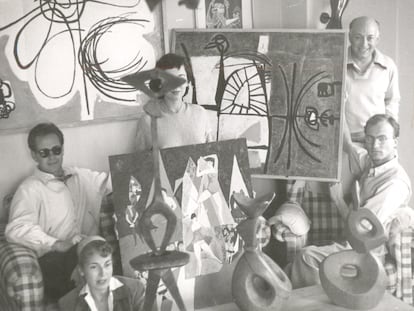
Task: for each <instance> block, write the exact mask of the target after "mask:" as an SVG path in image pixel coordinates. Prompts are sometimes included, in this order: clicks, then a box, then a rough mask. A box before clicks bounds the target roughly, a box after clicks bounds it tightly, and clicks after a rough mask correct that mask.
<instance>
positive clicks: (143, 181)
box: [109, 139, 252, 310]
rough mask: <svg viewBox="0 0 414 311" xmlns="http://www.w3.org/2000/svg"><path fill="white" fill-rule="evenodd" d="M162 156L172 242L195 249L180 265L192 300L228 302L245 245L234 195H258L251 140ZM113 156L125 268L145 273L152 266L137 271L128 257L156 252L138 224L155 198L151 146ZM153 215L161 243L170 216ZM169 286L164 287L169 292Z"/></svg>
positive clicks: (200, 304) (199, 304)
mask: <svg viewBox="0 0 414 311" xmlns="http://www.w3.org/2000/svg"><path fill="white" fill-rule="evenodd" d="M160 160H161V161H160V177H161V186H162V189H163V196H164V199H165V201H166V202H167V204H168V205H169V206H170V207H171V208H172V209H173V210H174V212H175V214H176V216H177V218H178V224H179V225H177V228H176V231H175V233H174V235H173V238H172V240H171V244H170V245H169V249H177V250H181V251H186V252H188V253H189V255H190V262H189V263H188V264H187V265H185V266H184V267H182V268H180V269H176V270H175V271H174V273H175V275H176V279H177V283H178V286H179V288H180V291H181V294H182V296H183V299H184V301H185V304H186V305H187V308H188V310H194V309H200V308H204V307H208V306H211V305H212V304H213V305H219V304H224V303H228V302H230V301H231V290H230V289H231V275H232V271H233V269H234V267H235V264H234V263H235V262H236V261H237V259H238V257H239V255H240V254H241V252H242V247H241V238H240V237H239V235H238V234H237V231H236V226H237V224H238V223H239V222H240V221H241V220H243V219H244V214H243V212H242V211H241V210H240V209H239V208H238V207H237V206H236V205H235V202H234V200H233V196H232V194H233V193H234V192H243V193H245V194H247V195H249V196H252V186H251V181H250V169H249V163H248V151H247V145H246V140H245V139H236V140H226V141H221V142H214V143H208V144H200V145H189V146H183V147H176V148H168V149H163V150H161V151H160ZM109 162H110V170H111V176H112V183H113V190H114V194H113V200H114V205H115V215H116V219H117V222H116V223H117V225H116V228H117V231H118V236H119V244H120V250H121V258H122V268H123V274H124V275H127V276H132V277H134V276H135V277H142V275H146V273H145V271H134V270H133V269H132V267H131V266H130V264H129V261H130V260H131V259H132V258H134V257H136V256H138V255H141V254H143V253H146V252H148V251H149V247H148V246H147V245H146V244H145V243H144V241H143V239H141V237H140V236H138V233H137V232H138V231H137V230H136V225H137V224H138V221H139V217H140V215H142V213H143V211H144V210H145V209H146V208H147V207H148V205H149V204H150V203H151V201H152V198H153V192H154V189H153V187H154V185H153V161H152V157H151V153H150V152H149V151H148V152H141V153H132V154H124V155H114V156H111V157H109ZM154 218H155V217H154ZM152 222H153V224H154V230H153V231H152V232H153V236H154V239H155V240H156V241H158V242H160V240H161V237H162V236H163V233H164V231H163V230H164V228H165V219H164V218H162V217H159V218H156V219H152ZM144 279H145V277H144ZM163 286H164V285H163V284H161V288H160V289H159V291H158V292H159V293H163V294H165V291H163V289H165V287H163ZM163 294H160V295H163ZM160 295H158V296H160ZM158 300H160V301H161V300H162V299H161V298H159V299H158ZM171 301H172V300H171ZM160 303H161V302H160Z"/></svg>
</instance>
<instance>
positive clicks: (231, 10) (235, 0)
mask: <svg viewBox="0 0 414 311" xmlns="http://www.w3.org/2000/svg"><path fill="white" fill-rule="evenodd" d="M195 22H196V27H197V28H207V29H217V28H229V29H235V28H252V4H251V0H200V3H199V5H198V8H197V9H196V10H195Z"/></svg>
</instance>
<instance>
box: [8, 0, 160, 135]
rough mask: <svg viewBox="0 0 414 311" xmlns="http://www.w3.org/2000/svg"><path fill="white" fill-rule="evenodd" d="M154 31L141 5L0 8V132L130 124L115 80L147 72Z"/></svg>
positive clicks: (11, 0)
mask: <svg viewBox="0 0 414 311" xmlns="http://www.w3.org/2000/svg"><path fill="white" fill-rule="evenodd" d="M162 25H163V22H162V11H161V6H158V7H157V8H156V9H155V10H154V11H153V12H151V11H150V10H149V8H148V6H147V4H146V1H143V0H142V1H141V0H139V1H137V0H103V1H57V0H52V1H44V0H40V1H23V0H3V1H0V68H1V72H0V99H1V101H0V130H2V131H3V130H15V129H25V128H30V127H32V126H33V125H34V124H36V123H38V122H40V121H44V120H49V121H52V122H55V123H57V124H59V125H73V124H79V123H80V122H91V121H94V120H99V121H102V120H114V119H115V120H116V119H131V118H136V117H137V114H138V113H139V111H140V107H141V106H142V103H143V102H145V101H146V100H147V99H148V98H147V97H146V96H145V95H144V94H143V93H142V92H139V91H137V90H136V89H135V88H134V87H131V86H130V85H128V84H126V83H125V82H123V81H122V80H121V78H122V77H124V76H126V75H128V74H131V73H135V72H138V71H142V70H147V69H152V68H153V67H154V66H155V61H156V59H157V58H158V57H160V56H161V55H162V54H163V53H164V46H163V42H164V40H163V32H162Z"/></svg>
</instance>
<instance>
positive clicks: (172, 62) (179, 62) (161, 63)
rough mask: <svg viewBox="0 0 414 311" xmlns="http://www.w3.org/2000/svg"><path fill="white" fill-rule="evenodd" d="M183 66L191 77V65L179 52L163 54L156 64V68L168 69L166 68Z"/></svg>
mask: <svg viewBox="0 0 414 311" xmlns="http://www.w3.org/2000/svg"><path fill="white" fill-rule="evenodd" d="M181 66H184V69H185V73H186V74H187V78H188V77H190V67H189V64H188V63H187V61H186V59H185V58H184V57H183V56H181V55H178V54H174V53H168V54H165V55H163V56H161V58H160V59H159V60H158V61H157V63H156V64H155V68H158V69H162V70H166V69H173V68H177V69H180V68H181Z"/></svg>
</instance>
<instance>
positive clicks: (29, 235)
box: [5, 123, 112, 300]
mask: <svg viewBox="0 0 414 311" xmlns="http://www.w3.org/2000/svg"><path fill="white" fill-rule="evenodd" d="M28 145H29V149H30V153H31V156H32V158H33V160H34V161H35V162H36V163H37V167H36V168H35V170H34V173H33V175H32V176H30V177H28V178H26V179H25V180H24V181H23V182H22V184H21V185H20V186H19V187H18V189H17V191H16V193H15V194H14V196H13V200H12V203H11V207H10V214H9V222H8V224H7V227H6V232H5V234H6V238H7V240H8V241H9V242H14V243H18V244H22V245H24V246H27V247H29V248H31V249H33V250H34V251H35V252H36V253H37V255H38V257H39V264H40V267H41V270H42V274H43V278H44V288H45V295H46V297H48V298H51V299H54V300H57V299H58V298H59V297H61V296H63V295H64V294H65V293H66V292H68V291H69V290H71V289H72V287H73V286H72V284H71V281H70V277H71V273H72V271H73V269H74V268H75V266H76V262H77V258H76V244H77V243H78V242H79V241H80V240H81V239H82V238H83V237H84V236H89V235H96V234H98V233H99V211H100V206H101V201H102V198H103V197H104V196H105V195H107V194H109V193H110V192H111V191H112V189H111V183H110V178H109V175H108V174H107V173H100V172H93V171H91V170H88V169H84V168H77V167H63V166H62V163H63V154H64V137H63V133H62V131H61V130H60V129H59V128H58V127H57V126H56V125H55V124H53V123H41V124H38V125H36V126H35V127H34V128H33V129H32V130H31V131H30V133H29V136H28Z"/></svg>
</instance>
